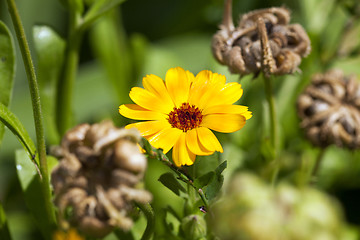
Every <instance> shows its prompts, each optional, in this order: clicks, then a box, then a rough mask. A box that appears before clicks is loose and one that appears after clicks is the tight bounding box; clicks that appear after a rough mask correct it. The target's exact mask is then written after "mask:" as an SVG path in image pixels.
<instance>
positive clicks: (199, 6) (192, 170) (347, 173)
mask: <svg viewBox="0 0 360 240" xmlns="http://www.w3.org/2000/svg"><path fill="white" fill-rule="evenodd" d="M59 1H60V2H61V3H62V4H63V5H64V6H65V7H66V8H67V10H68V13H66V14H68V15H66V14H64V11H63V9H62V8H61V6H59V4H58V3H56V1H55V0H54V1H49V3H48V2H47V3H46V4H44V3H43V1H41V0H34V1H31V4H30V3H29V2H28V1H18V4H19V6H20V10H21V11H20V14H21V16H22V17H23V19H24V27H25V30H26V33H28V32H30V31H29V29H31V28H32V29H33V42H32V41H30V47H32V46H33V47H34V49H32V52H33V53H35V54H36V56H37V58H36V61H35V62H36V64H37V65H36V66H37V74H38V83H39V89H40V94H41V96H40V97H41V98H40V100H41V104H42V107H43V118H44V120H45V133H46V137H47V143H48V146H50V145H53V144H58V143H59V142H60V139H61V137H62V133H63V132H65V131H63V130H65V129H68V128H69V127H71V126H73V125H75V124H77V123H82V122H97V121H100V120H102V119H104V118H112V119H113V120H114V121H116V122H117V125H119V126H120V125H123V123H125V121H127V122H128V120H127V119H125V118H122V117H120V116H119V115H118V112H117V110H118V106H119V105H120V104H123V103H129V102H130V100H129V96H128V92H129V90H130V88H131V87H133V86H136V85H140V82H141V78H142V77H143V76H145V75H146V74H156V75H158V76H160V77H164V76H165V72H166V70H167V69H168V68H170V67H176V66H181V67H183V68H184V69H188V70H190V71H192V72H194V73H197V72H199V71H201V70H203V69H210V70H212V71H213V72H218V73H221V74H224V75H225V76H226V78H227V81H228V82H233V81H241V84H242V87H243V89H244V96H243V97H242V98H241V100H240V102H239V104H241V105H246V106H249V109H250V110H251V111H252V112H253V118H252V119H250V120H249V121H248V122H247V123H246V125H245V127H244V128H243V129H241V130H240V131H239V132H236V133H233V134H218V133H217V137H218V139H219V140H220V142H221V144H222V146H223V147H224V153H223V154H220V153H215V154H213V155H211V156H198V157H197V159H196V162H195V164H194V165H193V166H184V167H182V168H177V167H176V166H175V165H174V164H173V163H172V162H171V153H170V154H168V155H165V154H163V152H162V150H161V149H154V148H152V147H151V145H150V144H149V142H148V141H147V140H145V139H143V141H142V144H141V145H142V147H143V148H144V149H145V151H146V155H147V157H148V159H149V165H151V164H153V161H157V163H158V165H156V164H154V165H153V166H155V168H158V169H156V171H155V170H154V169H152V170H151V171H150V170H148V171H147V173H146V177H147V179H153V181H154V182H155V183H154V184H149V182H150V181H151V180H148V182H145V186H146V188H148V189H149V191H151V192H152V193H153V195H154V201H153V203H154V206H156V208H155V214H156V218H157V219H156V222H157V225H156V230H155V233H156V234H155V236H154V239H175V240H177V239H179V240H181V239H183V240H184V239H186V240H188V239H191V238H192V234H191V233H190V232H191V231H192V230H191V227H193V226H194V225H195V224H193V222H191V221H190V223H189V222H187V224H185V223H183V224H182V222H184V221H183V220H184V219H187V220H189V219H190V220H191V219H192V218H191V216H193V215H196V216H197V217H198V218H199V219H203V218H204V216H207V217H209V216H210V213H209V212H211V210H212V209H211V207H212V204H214V203H215V204H216V203H217V202H219V203H220V206H221V200H223V199H224V198H226V196H225V197H224V195H222V194H221V192H222V190H223V189H224V188H227V187H228V183H230V182H231V179H232V178H231V177H232V174H234V173H235V174H236V172H237V171H241V172H242V171H245V170H251V171H252V172H254V173H255V174H256V175H257V176H258V177H259V178H262V179H266V181H267V182H269V179H270V177H269V176H270V175H271V174H270V172H271V171H272V170H273V169H274V168H275V167H276V166H275V165H271V164H269V161H268V159H271V158H272V156H274V153H273V148H272V145H271V144H270V142H269V134H268V133H269V125H270V124H269V123H270V119H269V117H268V111H269V110H268V107H267V103H266V101H265V94H264V86H263V82H262V79H260V78H257V79H252V78H253V76H247V77H244V78H241V80H239V76H237V75H232V74H230V73H229V71H228V69H227V67H224V66H222V65H220V64H218V63H217V62H215V60H214V59H213V57H212V55H211V49H210V46H211V36H212V34H213V33H215V32H216V31H217V29H218V24H220V23H221V16H222V11H223V1H192V0H183V1H165V0H160V1H158V2H157V3H156V4H154V2H152V1H147V0H138V1H124V0H75V1H72V0H59ZM36 2H37V4H36ZM2 4H3V3H1V4H0V5H1V6H2ZM42 4H44V5H47V6H52V8H51V9H46V10H44V12H45V11H46V13H47V15H48V16H51V17H52V18H51V19H45V18H42V17H43V15H44V14H39V10H38V9H36V8H35V7H34V6H39V5H42ZM120 4H121V9H120V8H118V7H117V6H119V5H120ZM282 4H283V2H281V1H277V0H271V1H267V2H264V1H240V0H234V3H233V9H234V14H233V17H234V19H235V20H236V19H238V15H239V14H243V13H246V12H247V11H248V10H254V9H255V8H264V7H270V6H279V5H282ZM139 6H140V7H139ZM286 6H287V7H289V8H290V9H291V12H292V19H291V23H300V24H302V25H303V27H304V28H305V29H306V31H307V32H308V33H309V36H310V38H311V46H312V52H311V54H310V55H309V56H308V57H307V58H305V59H303V60H302V64H301V66H300V67H299V68H300V70H301V72H300V73H295V74H293V75H288V76H282V77H277V78H276V79H273V82H272V83H273V88H274V89H273V90H274V91H273V92H274V95H275V106H276V111H277V116H278V123H279V124H278V125H277V127H278V129H279V134H278V139H277V140H278V141H279V149H278V152H277V160H278V163H277V164H278V166H279V168H280V170H279V176H278V179H279V181H288V182H291V183H292V184H293V185H294V187H295V188H297V189H301V187H303V186H304V185H307V184H308V180H309V179H310V178H311V174H312V172H311V170H312V167H313V165H314V162H315V159H316V157H317V154H318V152H320V151H319V149H318V148H315V147H313V146H311V144H310V143H309V142H307V140H306V139H305V137H304V133H303V132H302V131H301V129H300V128H299V119H298V117H297V113H296V107H295V106H296V100H297V97H298V95H299V93H300V92H301V91H302V90H303V89H304V88H305V87H306V86H307V85H308V84H309V82H310V79H311V75H312V74H313V73H316V72H324V71H325V70H327V69H330V68H333V67H337V68H341V69H342V70H344V71H345V72H346V73H347V74H356V75H358V76H360V68H359V66H360V57H359V53H360V38H359V33H360V20H359V10H358V9H359V3H358V1H356V0H346V1H336V0H331V1H328V0H319V1H314V0H305V1H297V0H292V1H287V2H286ZM0 9H5V8H0ZM24 9H26V11H24ZM0 14H1V18H2V19H3V20H4V22H5V23H6V24H7V25H8V26H9V25H10V24H9V23H8V22H7V15H6V14H4V11H3V12H1V13H0ZM40 15H41V16H40ZM34 22H36V23H39V22H41V23H45V25H36V26H35V27H33V26H34ZM64 23H69V25H68V26H66V25H65V24H64ZM48 25H49V26H52V27H49V26H48ZM54 29H56V31H55V30H54ZM87 30H89V32H86V31H87ZM57 32H58V33H59V34H58V33H57ZM63 36H64V38H63ZM65 36H66V40H65ZM74 36H75V37H74ZM72 50H73V51H74V52H75V55H71V54H69V52H70V53H71V51H72ZM74 52H72V53H74ZM19 56H20V55H19ZM74 56H75V58H73V59H72V58H71V57H74ZM4 59H6V61H3V60H4ZM17 59H20V57H17ZM17 66H18V67H17V72H16V86H15V87H16V88H15V90H16V91H15V92H14V94H15V95H14V99H13V100H12V105H11V107H9V102H10V98H11V95H12V94H11V92H12V85H13V83H12V81H13V79H14V76H15V56H14V46H13V43H12V37H11V34H10V33H9V31H8V29H7V27H6V26H5V24H3V23H2V22H1V23H0V120H1V122H2V123H4V124H5V125H6V126H7V128H8V129H9V130H10V131H11V132H12V133H13V134H14V135H15V136H16V137H17V138H18V140H19V141H20V142H21V144H22V145H23V146H24V149H25V150H26V152H24V151H21V152H17V153H16V162H15V164H13V162H14V161H13V159H12V158H13V157H12V156H13V152H14V148H17V147H18V143H17V142H16V141H15V140H16V139H15V138H14V139H15V140H14V141H13V140H12V139H11V137H12V136H10V137H8V136H6V134H5V140H4V141H3V143H2V145H3V147H2V149H1V155H0V160H1V161H0V177H1V186H0V187H1V188H0V200H1V201H2V202H3V203H4V204H3V206H4V208H5V210H6V212H7V213H8V216H5V212H4V211H2V210H3V209H1V208H0V239H3V238H4V239H7V238H10V233H9V232H7V231H8V230H7V228H6V227H5V228H2V227H3V226H6V223H7V222H10V223H11V222H12V217H11V214H12V213H13V212H14V210H13V209H12V208H11V207H12V205H11V203H12V202H14V204H19V205H20V204H21V203H22V201H21V200H19V197H18V193H17V192H16V191H17V188H16V186H14V185H15V183H17V182H18V181H15V180H14V179H13V178H14V176H12V175H11V174H12V173H11V170H12V169H14V166H13V165H16V166H17V171H18V178H19V182H20V185H21V191H23V192H24V199H25V201H26V204H27V206H28V209H29V210H30V214H31V215H33V216H35V218H36V221H34V222H35V223H36V224H37V227H38V229H33V230H29V232H26V233H25V235H26V236H28V239H32V234H34V233H35V234H36V233H37V234H39V233H38V231H39V229H40V231H41V233H43V235H44V236H47V238H48V239H51V238H49V236H50V234H51V233H50V230H49V229H52V227H53V226H51V225H50V224H49V223H48V222H47V221H46V218H47V217H46V214H45V210H44V209H42V208H43V206H44V199H42V197H43V193H42V190H41V187H40V185H41V181H40V179H39V175H38V174H37V167H36V165H34V164H33V163H31V161H29V160H31V159H32V158H33V156H35V155H37V154H38V150H37V149H36V147H35V144H34V143H33V140H32V139H35V138H34V136H35V135H34V134H33V132H34V130H33V129H32V126H33V122H32V115H31V111H30V110H28V109H27V108H25V107H24V103H28V102H30V101H29V95H28V93H27V91H28V89H27V84H26V83H25V82H23V80H24V79H25V76H24V73H22V71H23V69H22V67H23V66H22V64H20V61H19V63H18V64H17ZM68 73H69V74H70V73H71V74H73V75H72V76H73V79H72V82H71V81H70V84H69V85H67V83H66V81H65V80H64V79H65V78H66V77H67V74H68ZM69 86H70V87H69ZM71 86H73V87H74V92H73V95H75V96H74V99H72V98H71V96H70V95H71V94H72V90H71V89H70V88H71ZM60 88H64V89H62V90H61V91H60ZM59 93H60V94H59ZM61 94H63V95H61ZM59 95H61V96H59ZM59 99H60V100H59ZM56 100H59V101H56ZM66 100H69V102H70V103H71V104H73V107H74V108H73V109H71V110H72V111H68V112H66V113H65V112H64V114H65V115H67V116H70V117H71V118H72V119H71V124H70V125H68V126H66V127H65V128H64V129H63V130H61V129H60V128H59V129H58V128H57V126H55V124H56V122H58V123H59V122H62V119H61V117H62V116H61V114H59V113H61V111H59V109H60V108H62V106H63V105H65V104H67V103H66ZM28 108H29V109H30V107H28ZM9 109H11V110H9ZM16 116H17V117H16ZM60 124H61V123H60ZM25 128H26V129H25ZM3 132H4V128H3V126H2V124H1V126H0V139H2V135H3ZM9 135H10V134H9ZM0 142H1V141H0ZM359 156H360V155H359V152H358V151H355V152H350V151H348V150H346V149H339V148H337V147H335V146H331V147H329V148H328V149H327V150H326V152H325V154H324V156H323V162H322V165H321V168H320V170H319V172H318V175H317V178H316V182H315V184H316V187H317V188H319V189H320V190H321V191H322V192H330V193H331V194H334V195H336V196H338V200H340V201H343V199H342V197H343V196H342V194H344V192H346V193H347V192H348V191H354V192H358V191H359V189H360V180H359V175H360V164H359ZM225 159H226V160H227V161H224V160H225ZM34 160H35V161H38V158H37V157H36V158H35V159H34ZM159 162H160V163H163V166H161V167H163V168H161V167H158V166H159V165H161V164H160V163H159ZM19 169H20V170H19ZM225 169H226V171H225ZM3 172H6V173H7V174H2V173H3ZM224 175H225V178H226V179H224ZM224 180H225V181H224ZM14 182H15V183H14ZM165 188H168V189H170V191H167V190H166V189H165ZM8 189H15V190H12V191H10V190H8ZM164 189H165V190H164ZM269 189H270V188H269ZM163 190H164V191H163ZM251 190H252V189H251ZM269 191H270V190H269ZM174 193H175V194H174ZM344 198H345V199H346V200H347V201H348V202H341V203H342V204H343V207H344V208H346V218H347V219H346V220H349V221H350V222H351V223H352V224H354V225H355V226H356V227H357V226H358V225H359V224H360V222H359V220H358V215H359V213H358V211H357V210H356V208H355V207H354V206H355V204H356V199H357V198H356V197H354V196H353V195H351V196H350V197H349V196H348V195H345V197H344ZM173 199H177V201H172V200H173ZM349 199H351V200H349ZM47 200H49V201H51V199H47ZM256 200H257V199H255V197H252V198H251V199H250V201H251V202H252V203H255V202H256ZM18 202H20V203H18ZM349 202H350V204H349ZM9 203H10V204H9ZM9 205H10V207H9ZM199 207H203V208H202V210H203V211H204V212H206V211H207V213H203V212H201V211H200V210H199ZM220 209H221V208H220ZM9 210H10V211H9ZM239 211H241V209H240V210H239ZM229 212H230V213H231V210H230V211H229ZM22 214H23V215H29V213H28V212H25V211H24V212H22ZM271 217H272V216H271ZM201 221H202V220H201ZM3 224H5V225H3ZM9 225H10V226H11V224H9ZM145 225H146V220H145V217H144V216H142V217H141V218H140V219H138V220H137V222H136V223H135V226H134V228H133V229H132V230H131V231H130V232H120V231H118V230H116V231H115V232H114V233H113V234H111V235H109V236H108V237H107V238H106V239H109V240H114V239H129V240H135V239H140V237H141V234H142V233H143V232H144V229H145ZM184 225H187V227H184ZM356 227H354V228H352V230H351V232H347V234H348V236H350V235H351V236H350V237H345V238H344V239H356V238H357V237H358V235H359V234H358V230H356ZM30 228H32V226H29V229H30ZM189 228H190V230H187V229H189ZM354 229H355V230H354ZM10 230H12V229H11V228H10ZM211 230H212V229H211V228H210V229H209V228H208V233H207V234H208V236H206V237H205V239H209V240H210V239H212V238H211V236H210V235H211V233H209V232H210V231H211ZM4 232H5V233H6V234H7V235H1V234H3V233H4ZM190 235H191V236H190ZM4 236H6V237H4ZM13 237H14V236H13Z"/></svg>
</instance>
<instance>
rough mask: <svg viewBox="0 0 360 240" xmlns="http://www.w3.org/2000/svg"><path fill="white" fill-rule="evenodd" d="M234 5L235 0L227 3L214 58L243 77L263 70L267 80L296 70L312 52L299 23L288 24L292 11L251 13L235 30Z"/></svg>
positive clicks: (214, 49) (275, 9) (279, 9)
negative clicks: (269, 77) (232, 5)
mask: <svg viewBox="0 0 360 240" xmlns="http://www.w3.org/2000/svg"><path fill="white" fill-rule="evenodd" d="M231 4H232V0H226V3H225V10H224V18H223V23H222V24H221V25H220V30H219V31H218V32H217V33H216V34H215V35H214V36H213V41H212V51H213V54H214V56H215V58H216V59H217V60H218V61H219V62H220V63H221V64H223V65H227V66H228V67H229V69H230V71H231V72H232V73H239V74H241V75H246V74H250V73H254V74H255V75H257V74H259V72H260V71H263V72H264V74H265V75H266V76H267V77H268V76H269V75H271V74H274V75H283V74H289V73H293V72H295V71H297V70H298V66H299V65H300V63H301V58H303V57H306V56H307V55H308V54H309V53H310V50H311V47H310V39H309V37H308V35H307V34H306V32H305V30H304V29H303V28H302V27H301V26H300V25H299V24H291V25H289V22H290V12H289V10H287V9H286V8H282V7H281V8H276V7H273V8H267V9H261V10H256V11H252V12H250V13H247V14H245V15H243V16H242V17H241V18H240V21H239V24H238V26H237V27H234V24H233V21H232V10H231Z"/></svg>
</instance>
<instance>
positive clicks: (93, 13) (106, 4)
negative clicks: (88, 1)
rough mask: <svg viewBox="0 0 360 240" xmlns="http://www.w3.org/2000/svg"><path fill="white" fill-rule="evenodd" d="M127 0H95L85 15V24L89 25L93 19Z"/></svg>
mask: <svg viewBox="0 0 360 240" xmlns="http://www.w3.org/2000/svg"><path fill="white" fill-rule="evenodd" d="M124 1H125V0H97V1H95V2H94V3H93V4H92V5H91V7H90V9H89V10H88V11H87V13H86V14H85V16H84V21H83V25H84V26H85V27H86V26H89V25H90V24H91V23H92V22H93V21H95V20H96V19H97V18H98V17H100V16H101V15H103V14H104V13H106V12H107V11H109V10H111V9H112V8H114V7H116V6H117V5H119V4H120V3H122V2H124Z"/></svg>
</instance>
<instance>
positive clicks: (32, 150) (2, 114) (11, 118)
mask: <svg viewBox="0 0 360 240" xmlns="http://www.w3.org/2000/svg"><path fill="white" fill-rule="evenodd" d="M0 121H1V122H2V123H3V124H5V126H6V127H7V128H8V129H10V131H11V132H12V133H13V134H14V135H15V136H16V137H17V138H18V140H19V141H20V143H21V144H22V145H23V147H24V149H25V150H26V151H27V153H28V157H27V158H30V159H33V158H34V155H35V154H36V147H35V144H34V142H33V141H32V140H31V138H30V136H29V134H28V132H27V131H26V130H25V128H24V126H23V125H22V124H21V122H20V121H19V119H18V118H17V117H16V116H15V115H14V114H13V113H12V112H11V111H10V110H9V109H8V108H7V107H6V106H5V105H4V104H2V103H0ZM34 160H35V161H36V163H37V164H38V159H37V158H36V159H34ZM29 163H30V161H29Z"/></svg>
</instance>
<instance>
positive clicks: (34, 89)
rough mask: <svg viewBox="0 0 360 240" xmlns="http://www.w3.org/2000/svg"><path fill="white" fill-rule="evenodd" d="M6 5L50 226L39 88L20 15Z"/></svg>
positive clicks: (11, 2)
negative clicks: (26, 86)
mask: <svg viewBox="0 0 360 240" xmlns="http://www.w3.org/2000/svg"><path fill="white" fill-rule="evenodd" d="M7 4H8V9H9V13H10V15H11V19H12V22H13V25H14V29H15V31H16V37H17V39H18V42H19V46H20V50H21V54H22V58H23V61H24V65H25V70H26V74H27V78H28V83H29V90H30V95H31V102H32V108H33V115H34V123H35V131H36V142H37V151H38V153H39V162H40V172H41V176H40V177H41V186H42V193H43V195H44V196H43V197H44V199H45V206H44V208H45V209H46V213H47V219H48V221H50V223H51V225H55V214H54V211H53V208H52V202H51V192H50V184H49V175H48V168H47V160H46V148H45V135H44V125H43V117H42V112H41V104H40V94H39V88H38V83H37V79H36V74H35V69H34V64H33V62H32V58H31V54H30V49H29V45H28V42H27V40H26V36H25V31H24V27H23V25H22V23H21V19H20V15H19V13H18V10H17V7H16V4H15V1H14V0H7ZM34 154H35V153H34Z"/></svg>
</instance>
